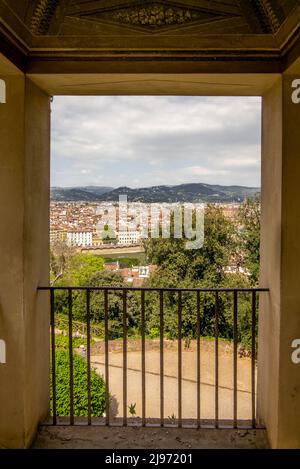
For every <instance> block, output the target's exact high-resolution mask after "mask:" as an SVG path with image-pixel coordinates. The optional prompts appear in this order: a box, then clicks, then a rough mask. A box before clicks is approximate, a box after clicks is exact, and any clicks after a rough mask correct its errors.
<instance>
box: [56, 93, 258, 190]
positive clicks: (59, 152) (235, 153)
mask: <svg viewBox="0 0 300 469" xmlns="http://www.w3.org/2000/svg"><path fill="white" fill-rule="evenodd" d="M260 106H261V104H260V98H253V97H251V98H244V97H241V98H237V97H235V98H230V97H167V96H162V97H153V96H138V97H129V96H120V97H118V96H113V97H94V96H93V97H55V99H54V102H53V104H52V185H61V186H76V185H85V184H86V185H88V184H99V185H111V186H120V185H129V186H132V187H137V186H149V185H152V184H177V183H183V182H207V183H212V184H213V183H216V184H218V183H220V184H226V183H228V184H245V183H247V185H253V186H258V185H259V184H260Z"/></svg>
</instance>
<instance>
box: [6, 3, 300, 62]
mask: <svg viewBox="0 0 300 469" xmlns="http://www.w3.org/2000/svg"><path fill="white" fill-rule="evenodd" d="M299 30H300V0H180V1H179V0H164V1H162V0H156V1H152V0H127V1H126V0H101V1H91V0H61V1H60V0H33V1H30V0H10V1H9V0H0V38H1V42H0V52H2V53H3V54H4V55H6V56H7V57H8V58H9V59H10V60H12V61H13V62H14V63H15V64H16V65H18V66H19V68H21V69H23V70H30V71H31V70H36V69H37V68H38V65H42V64H44V66H45V64H46V63H48V64H49V62H52V66H53V63H54V62H55V61H60V66H61V67H63V65H62V63H64V66H66V63H71V62H72V63H73V62H74V61H76V62H77V64H78V63H83V62H85V71H87V70H86V64H87V62H93V63H94V62H95V61H102V62H103V61H105V60H111V59H112V60H116V59H118V60H120V59H122V60H123V61H124V60H125V61H126V60H127V61H129V62H130V61H132V60H135V61H136V60H151V61H152V62H153V61H158V60H161V59H168V60H183V59H185V60H186V59H189V60H193V61H198V62H202V63H203V62H205V63H208V62H210V63H213V62H214V61H222V62H228V63H229V62H231V63H232V62H245V61H248V62H251V61H252V63H255V64H256V63H264V64H268V66H270V69H272V71H278V70H279V69H280V68H282V67H283V66H284V63H287V61H288V60H289V59H288V57H289V54H291V53H292V50H293V49H294V48H295V47H298V46H297V44H298V42H299V41H298V39H299ZM77 66H78V65H77ZM91 66H92V65H91Z"/></svg>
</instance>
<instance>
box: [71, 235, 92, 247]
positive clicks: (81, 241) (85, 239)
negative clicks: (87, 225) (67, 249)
mask: <svg viewBox="0 0 300 469" xmlns="http://www.w3.org/2000/svg"><path fill="white" fill-rule="evenodd" d="M67 243H68V245H69V246H83V247H85V246H92V245H93V233H92V231H69V232H68V233H67Z"/></svg>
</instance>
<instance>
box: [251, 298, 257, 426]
mask: <svg viewBox="0 0 300 469" xmlns="http://www.w3.org/2000/svg"><path fill="white" fill-rule="evenodd" d="M251 326H252V327H251V399H252V428H255V426H256V409H255V353H256V350H255V348H256V347H255V339H256V291H255V290H253V291H252V321H251Z"/></svg>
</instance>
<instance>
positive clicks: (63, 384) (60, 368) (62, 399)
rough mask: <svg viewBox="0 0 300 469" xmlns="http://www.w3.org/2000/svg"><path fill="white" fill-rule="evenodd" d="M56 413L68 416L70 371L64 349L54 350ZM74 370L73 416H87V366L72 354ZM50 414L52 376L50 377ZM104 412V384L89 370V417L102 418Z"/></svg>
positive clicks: (100, 378)
mask: <svg viewBox="0 0 300 469" xmlns="http://www.w3.org/2000/svg"><path fill="white" fill-rule="evenodd" d="M55 363H56V413H57V415H58V416H59V417H66V416H69V415H70V382H69V380H70V369H69V353H68V351H67V350H66V349H65V348H58V349H57V350H56V362H55ZM73 370H74V416H78V417H86V416H87V415H88V393H87V364H86V361H85V360H84V359H83V358H82V357H81V356H79V355H78V354H77V353H73ZM50 382H51V383H50V384H51V387H50V397H51V414H53V401H52V375H50ZM104 412H105V383H104V380H103V378H102V377H101V376H99V375H98V374H97V373H96V371H95V370H94V369H91V415H92V417H102V416H103V414H104Z"/></svg>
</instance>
